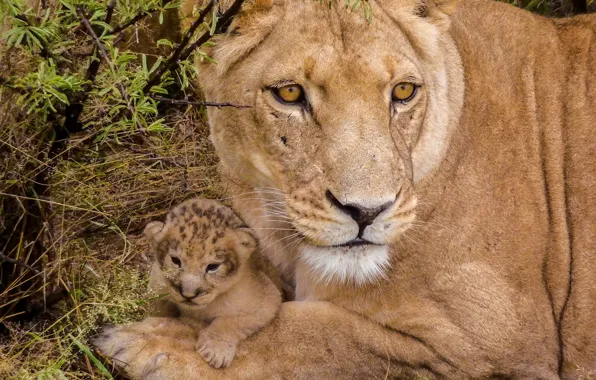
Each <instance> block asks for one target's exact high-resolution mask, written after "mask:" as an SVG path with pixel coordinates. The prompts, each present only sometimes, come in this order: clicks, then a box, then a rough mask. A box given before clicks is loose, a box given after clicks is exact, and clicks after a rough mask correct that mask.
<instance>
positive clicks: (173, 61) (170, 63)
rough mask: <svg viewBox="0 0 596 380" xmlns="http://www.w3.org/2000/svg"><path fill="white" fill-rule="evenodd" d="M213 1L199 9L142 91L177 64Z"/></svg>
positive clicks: (145, 91) (148, 89) (149, 88)
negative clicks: (171, 51) (175, 45)
mask: <svg viewBox="0 0 596 380" xmlns="http://www.w3.org/2000/svg"><path fill="white" fill-rule="evenodd" d="M215 1H216V0H210V1H209V4H207V6H206V7H205V8H203V9H202V10H201V13H200V14H199V17H198V18H197V19H196V20H195V21H194V22H193V23H192V24H191V25H190V28H188V30H187V31H186V33H185V34H184V38H183V39H182V41H181V42H180V43H179V44H178V46H177V47H176V49H175V50H174V52H173V53H172V55H170V58H168V60H167V61H166V62H165V64H164V65H163V66H161V67H160V68H159V70H157V72H156V73H155V74H154V75H152V76H151V78H150V79H149V80H148V81H147V84H146V85H145V87H144V88H143V92H144V93H148V92H149V91H150V90H151V87H153V86H154V85H156V84H157V82H158V81H159V79H160V78H161V76H162V75H163V74H164V73H165V72H166V71H168V70H171V69H173V68H174V67H177V66H178V64H179V62H180V55H181V54H182V51H183V50H184V48H185V47H186V45H187V44H188V42H189V41H190V39H191V38H192V36H193V35H194V34H195V31H196V30H197V28H198V27H199V26H201V25H202V24H203V21H204V20H205V17H206V16H207V14H208V13H209V12H211V9H212V8H213V6H214V5H215ZM182 59H185V58H182Z"/></svg>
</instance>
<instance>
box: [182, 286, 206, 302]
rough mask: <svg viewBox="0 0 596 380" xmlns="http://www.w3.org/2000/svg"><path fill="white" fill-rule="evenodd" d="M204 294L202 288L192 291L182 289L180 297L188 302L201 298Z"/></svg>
mask: <svg viewBox="0 0 596 380" xmlns="http://www.w3.org/2000/svg"><path fill="white" fill-rule="evenodd" d="M202 293H203V289H201V288H196V289H193V290H190V291H189V290H188V289H180V295H181V296H182V297H184V298H185V299H186V300H187V301H190V300H191V299H193V298H195V297H198V296H200V295H201V294H202Z"/></svg>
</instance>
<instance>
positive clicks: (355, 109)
mask: <svg viewBox="0 0 596 380" xmlns="http://www.w3.org/2000/svg"><path fill="white" fill-rule="evenodd" d="M344 4H345V2H344V1H343V0H342V1H337V2H333V3H332V4H331V7H328V6H327V4H326V2H325V1H324V2H323V4H321V3H320V2H318V1H308V0H274V1H273V3H272V4H266V3H265V4H263V3H256V4H253V5H248V6H246V7H245V10H244V12H243V13H242V14H241V15H240V16H239V17H238V18H237V19H236V21H235V23H234V24H233V25H232V26H231V28H230V32H229V34H228V35H225V36H220V37H218V38H217V39H216V43H217V45H216V46H215V47H214V49H213V51H212V54H213V57H214V59H215V61H217V64H216V65H213V64H209V63H203V64H202V65H201V67H200V72H201V74H200V83H201V85H202V86H203V89H204V91H205V95H206V97H207V100H209V101H215V102H223V101H229V102H233V103H236V104H248V105H251V106H252V108H251V109H248V110H246V109H232V108H225V109H209V119H210V123H211V128H212V140H213V143H214V144H215V147H216V149H217V152H218V154H219V157H220V159H221V169H222V171H223V173H224V176H223V177H224V178H229V179H230V181H229V187H230V190H231V193H232V195H237V196H236V197H235V198H234V208H235V209H236V211H238V212H239V213H240V215H241V217H242V218H243V219H244V220H245V221H246V222H247V223H248V224H249V225H250V226H251V227H255V228H256V230H257V231H258V233H259V234H260V239H261V240H262V241H263V243H264V246H269V247H270V248H269V251H268V254H269V255H270V257H271V258H272V260H273V261H274V263H275V264H276V265H277V266H279V267H280V268H282V269H283V270H284V273H285V276H286V279H287V280H288V281H295V283H296V286H297V297H298V298H299V299H307V300H308V301H301V302H288V303H285V304H283V305H282V308H281V310H280V313H279V314H278V316H277V317H276V318H275V319H274V321H273V323H272V324H271V325H269V326H268V327H266V328H265V329H263V330H262V331H260V332H259V333H258V334H256V335H255V336H254V337H252V338H249V339H248V340H247V341H246V342H244V343H243V344H242V345H240V347H239V351H238V355H237V358H236V360H235V361H234V363H233V364H232V365H231V366H230V367H229V368H227V369H225V370H224V371H217V370H214V369H211V368H209V367H208V366H207V365H206V364H205V363H204V362H203V360H202V359H201V358H200V356H199V355H198V354H197V353H196V352H194V350H192V349H191V348H190V346H189V345H188V342H189V341H191V340H192V339H193V338H194V337H195V336H196V333H195V332H193V330H192V329H189V328H185V327H184V326H181V325H180V324H179V323H178V322H176V321H175V320H171V321H166V322H167V324H169V325H170V328H171V331H162V332H160V331H156V329H153V328H152V325H151V324H150V323H147V322H140V323H138V324H133V325H129V326H122V327H120V328H118V329H117V330H116V331H114V332H112V333H111V334H109V335H108V336H106V337H105V339H106V341H108V342H110V343H112V344H113V349H111V350H108V351H104V352H106V353H107V354H108V355H110V356H112V357H113V358H114V359H116V361H115V362H116V363H126V366H125V369H126V371H127V372H128V373H130V374H131V375H133V376H138V377H145V378H151V379H184V378H200V379H202V378H208V379H217V378H234V379H237V378H246V379H263V378H288V379H289V378H292V379H294V378H296V379H321V378H329V379H363V378H367V379H368V378H403V379H411V378H417V377H418V378H451V379H466V378H476V379H488V378H494V379H496V378H518V379H520V378H524V379H558V378H564V379H576V378H579V377H580V376H582V375H586V374H588V373H590V371H596V318H594V316H595V315H596V281H595V274H596V222H595V221H596V189H595V187H596V125H595V124H596V121H595V120H596V73H595V71H594V70H595V68H596V34H595V33H596V16H581V17H575V18H571V19H560V20H552V19H547V18H543V17H539V16H536V15H532V14H530V13H528V12H526V11H522V10H519V9H517V8H515V7H513V6H510V5H506V4H503V3H497V2H492V1H475V0H462V1H460V2H458V3H457V4H456V3H454V2H452V1H448V0H446V1H432V0H429V1H422V0H370V1H369V4H370V6H371V7H372V13H373V20H372V22H370V23H369V22H367V21H366V20H365V19H364V18H363V17H362V15H361V14H359V13H355V12H350V11H348V10H346V9H345V7H344ZM271 228H273V229H278V230H277V231H276V232H275V234H272V233H271V231H275V230H271ZM294 274H296V276H294ZM102 348H103V347H100V349H102Z"/></svg>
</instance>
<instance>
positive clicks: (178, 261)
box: [170, 256, 182, 268]
mask: <svg viewBox="0 0 596 380" xmlns="http://www.w3.org/2000/svg"><path fill="white" fill-rule="evenodd" d="M170 260H172V263H173V264H174V265H176V266H177V267H178V268H181V267H182V261H180V259H179V258H177V257H176V256H170Z"/></svg>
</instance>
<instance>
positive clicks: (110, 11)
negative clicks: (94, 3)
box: [106, 0, 116, 25]
mask: <svg viewBox="0 0 596 380" xmlns="http://www.w3.org/2000/svg"><path fill="white" fill-rule="evenodd" d="M115 7H116V0H110V2H109V3H108V8H107V11H106V24H108V25H110V21H112V15H113V14H114V8H115Z"/></svg>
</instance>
